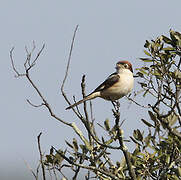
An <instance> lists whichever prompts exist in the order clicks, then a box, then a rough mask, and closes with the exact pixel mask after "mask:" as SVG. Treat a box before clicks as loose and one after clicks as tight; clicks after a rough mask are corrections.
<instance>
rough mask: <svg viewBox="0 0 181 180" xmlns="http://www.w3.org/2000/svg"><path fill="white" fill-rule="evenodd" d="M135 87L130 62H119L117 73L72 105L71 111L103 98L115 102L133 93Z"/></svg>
mask: <svg viewBox="0 0 181 180" xmlns="http://www.w3.org/2000/svg"><path fill="white" fill-rule="evenodd" d="M133 85H134V78H133V69H132V65H131V63H130V62H129V61H119V62H117V63H116V72H115V73H113V74H111V75H110V76H109V77H108V78H107V79H106V80H105V81H104V82H103V83H102V84H100V85H99V86H98V87H97V88H96V89H95V90H94V91H93V92H92V93H90V94H89V95H88V96H86V97H85V98H84V99H82V100H80V101H78V102H76V103H75V104H72V105H70V106H69V107H67V108H66V110H67V109H71V108H73V107H75V106H77V105H79V104H81V103H83V102H84V101H87V100H91V99H94V98H96V97H101V98H103V99H105V100H108V101H115V100H118V99H120V98H122V97H123V96H125V95H127V94H128V93H130V92H131V90H132V89H133Z"/></svg>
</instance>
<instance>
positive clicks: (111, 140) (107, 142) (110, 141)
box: [105, 139, 113, 145]
mask: <svg viewBox="0 0 181 180" xmlns="http://www.w3.org/2000/svg"><path fill="white" fill-rule="evenodd" d="M112 142H113V139H110V140H108V141H106V142H105V144H106V145H109V144H111V143H112Z"/></svg>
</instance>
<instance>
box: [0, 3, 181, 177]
mask: <svg viewBox="0 0 181 180" xmlns="http://www.w3.org/2000/svg"><path fill="white" fill-rule="evenodd" d="M180 7H181V1H180V0H175V1H163V0H160V1H157V0H152V1H145V0H139V1H132V0H127V1H121V0H114V1H108V0H107V1H106V0H99V1H97V0H91V1H90V0H89V1H88V0H87V1H85V0H76V1H75V0H51V1H49V0H39V1H37V0H31V1H24V0H13V1H12V0H6V1H3V0H1V3H0V22H1V35H0V42H1V43H0V50H1V53H0V58H1V61H0V73H1V75H0V81H1V82H2V83H1V84H2V86H1V101H0V109H1V130H0V139H1V148H0V160H1V163H0V179H3V180H9V179H15V177H17V179H27V180H28V178H29V179H33V177H32V175H31V174H30V172H29V170H27V168H26V166H25V163H24V160H25V161H26V162H27V163H28V164H29V165H30V166H31V167H32V168H35V167H36V165H37V164H38V159H39V154H38V148H37V139H36V138H37V135H38V134H39V132H41V131H42V132H43V135H42V137H41V144H42V149H43V150H44V151H45V152H46V153H48V150H49V148H50V146H51V145H54V146H55V147H57V148H60V147H63V148H64V147H65V142H64V140H65V139H66V140H69V141H71V140H72V137H73V136H74V133H72V131H71V129H69V128H67V127H65V126H64V125H62V124H60V123H59V122H57V121H56V120H54V119H52V118H51V117H50V116H49V114H48V112H47V110H45V109H44V108H37V109H36V108H33V107H31V106H30V105H29V104H27V102H26V99H27V98H28V99H30V100H32V102H34V103H37V104H39V103H41V101H40V99H39V98H38V96H37V94H36V93H35V91H34V90H33V89H32V88H31V86H30V85H29V84H28V83H27V81H26V80H25V79H16V78H14V72H13V71H12V68H11V64H10V58H9V51H10V49H11V47H12V46H14V47H15V51H14V58H15V64H16V66H17V68H18V69H19V70H23V63H24V60H25V58H26V57H25V50H24V47H25V45H26V46H28V47H29V48H30V47H31V44H32V41H33V40H34V41H35V42H36V46H37V50H38V48H41V46H42V44H43V43H45V44H46V48H45V49H44V51H43V53H42V56H41V57H40V59H39V62H38V63H37V66H36V67H35V68H34V69H33V71H32V78H33V79H34V81H35V82H36V83H37V85H38V87H40V90H41V91H42V93H43V94H44V95H45V96H46V97H47V100H48V101H49V103H50V104H51V105H52V107H53V109H54V110H55V113H56V114H57V115H59V116H60V117H61V118H62V119H64V120H66V121H68V122H76V124H77V125H78V126H79V127H80V122H79V121H78V120H77V119H76V117H75V116H74V115H73V113H72V112H71V110H70V111H65V107H66V106H67V104H66V103H65V101H64V99H63V98H62V96H61V93H60V85H61V82H62V80H63V76H64V72H65V66H66V62H67V57H68V52H69V48H70V43H71V39H72V35H73V31H74V28H75V26H76V25H77V24H79V30H78V33H77V36H76V41H75V48H74V50H73V56H72V62H71V68H70V74H69V77H68V81H67V84H66V86H65V89H66V92H67V94H68V95H70V96H72V95H76V97H77V99H79V98H80V97H81V93H80V79H81V76H82V75H83V74H86V77H87V82H88V83H87V92H88V93H89V92H90V91H92V90H93V89H94V88H96V87H97V85H99V83H101V82H102V81H103V80H104V79H105V78H106V77H107V76H108V75H109V74H110V73H112V72H114V67H115V63H116V62H117V61H118V60H121V59H126V60H129V61H131V62H132V64H133V67H134V69H135V68H136V67H139V65H140V64H141V63H140V61H139V59H138V58H139V57H142V56H144V54H143V45H144V42H145V40H146V39H151V38H155V37H157V36H159V35H161V34H165V35H168V31H169V29H170V28H173V29H174V30H177V31H180V30H181V22H180V18H181V11H180ZM137 88H138V85H137V84H136V82H135V88H134V90H137ZM138 101H139V102H145V103H146V102H148V100H147V99H142V98H140V99H138ZM93 105H94V112H95V118H96V122H99V123H103V121H104V120H105V119H106V118H110V120H111V118H112V114H111V107H112V106H111V103H109V102H105V101H103V100H101V99H96V100H95V101H93ZM145 114H146V113H145V110H140V108H138V107H137V106H135V105H131V106H130V108H129V109H128V102H127V100H125V99H122V100H121V116H122V119H126V121H125V123H124V125H123V130H124V132H125V136H126V137H127V138H129V135H131V134H132V131H133V130H134V129H137V128H139V129H140V130H145V128H144V127H143V126H142V123H141V121H140V118H141V117H142V116H143V115H144V116H145ZM22 174H23V175H22ZM25 177H26V178H25Z"/></svg>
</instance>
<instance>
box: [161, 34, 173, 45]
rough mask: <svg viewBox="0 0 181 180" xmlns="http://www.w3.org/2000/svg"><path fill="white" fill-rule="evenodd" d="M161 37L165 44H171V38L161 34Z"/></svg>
mask: <svg viewBox="0 0 181 180" xmlns="http://www.w3.org/2000/svg"><path fill="white" fill-rule="evenodd" d="M162 39H163V41H164V42H165V43H167V44H172V40H171V39H169V38H168V37H166V36H164V35H162Z"/></svg>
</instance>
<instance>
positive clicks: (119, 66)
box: [116, 61, 133, 73]
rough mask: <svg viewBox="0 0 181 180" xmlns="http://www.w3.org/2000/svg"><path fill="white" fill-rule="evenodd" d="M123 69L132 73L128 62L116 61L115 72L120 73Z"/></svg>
mask: <svg viewBox="0 0 181 180" xmlns="http://www.w3.org/2000/svg"><path fill="white" fill-rule="evenodd" d="M123 69H128V70H130V71H131V72H132V73H133V68H132V64H131V63H130V62H129V61H118V62H117V63H116V70H117V72H120V71H122V70H123Z"/></svg>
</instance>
